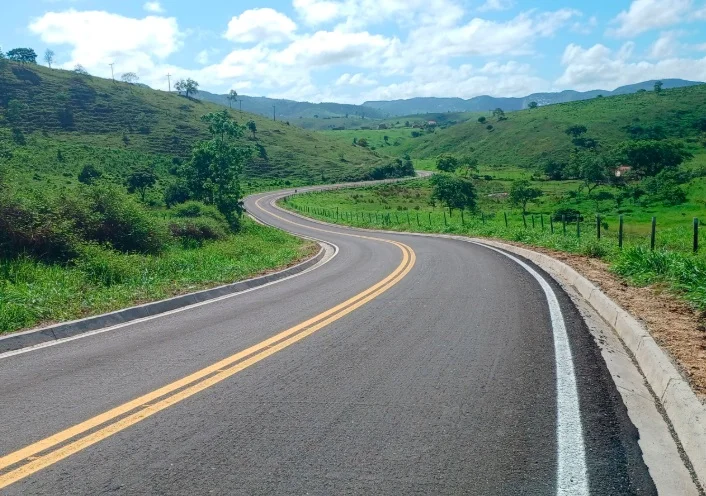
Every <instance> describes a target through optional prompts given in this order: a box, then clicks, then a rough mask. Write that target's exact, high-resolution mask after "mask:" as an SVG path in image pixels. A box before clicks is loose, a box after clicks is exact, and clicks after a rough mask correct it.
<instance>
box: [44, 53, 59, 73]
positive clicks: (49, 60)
mask: <svg viewBox="0 0 706 496" xmlns="http://www.w3.org/2000/svg"><path fill="white" fill-rule="evenodd" d="M54 55H56V54H55V53H54V50H51V49H49V48H47V50H46V51H45V52H44V62H46V63H47V65H48V66H49V69H51V65H52V64H53V63H54Z"/></svg>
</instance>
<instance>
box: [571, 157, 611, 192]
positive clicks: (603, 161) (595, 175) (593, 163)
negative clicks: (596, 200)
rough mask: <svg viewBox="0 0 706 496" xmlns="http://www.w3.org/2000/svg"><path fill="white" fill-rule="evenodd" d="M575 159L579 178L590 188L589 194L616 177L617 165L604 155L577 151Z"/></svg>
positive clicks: (583, 184) (584, 185)
mask: <svg viewBox="0 0 706 496" xmlns="http://www.w3.org/2000/svg"><path fill="white" fill-rule="evenodd" d="M573 160H574V161H575V162H576V165H575V169H576V170H577V171H578V175H579V178H580V179H581V180H582V181H583V183H582V186H583V187H585V188H586V189H587V190H588V196H589V197H590V196H591V193H592V192H593V190H594V189H596V188H597V187H598V186H601V185H605V184H609V183H610V181H611V179H613V178H614V177H615V166H614V163H613V162H612V161H610V160H609V159H607V158H606V157H604V156H602V155H597V154H595V153H586V152H582V153H577V154H575V155H574V157H573Z"/></svg>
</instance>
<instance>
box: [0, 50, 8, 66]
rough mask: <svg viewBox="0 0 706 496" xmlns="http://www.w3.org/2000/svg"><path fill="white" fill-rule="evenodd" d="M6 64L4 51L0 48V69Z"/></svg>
mask: <svg viewBox="0 0 706 496" xmlns="http://www.w3.org/2000/svg"><path fill="white" fill-rule="evenodd" d="M6 65H7V57H6V56H5V52H3V51H2V49H0V69H2V68H4V67H5V66H6Z"/></svg>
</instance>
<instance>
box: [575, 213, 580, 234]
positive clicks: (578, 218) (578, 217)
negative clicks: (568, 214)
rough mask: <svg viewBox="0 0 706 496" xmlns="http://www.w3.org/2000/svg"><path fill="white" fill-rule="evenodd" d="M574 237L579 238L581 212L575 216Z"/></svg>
mask: <svg viewBox="0 0 706 496" xmlns="http://www.w3.org/2000/svg"><path fill="white" fill-rule="evenodd" d="M576 237H577V238H579V239H581V214H578V215H577V216H576Z"/></svg>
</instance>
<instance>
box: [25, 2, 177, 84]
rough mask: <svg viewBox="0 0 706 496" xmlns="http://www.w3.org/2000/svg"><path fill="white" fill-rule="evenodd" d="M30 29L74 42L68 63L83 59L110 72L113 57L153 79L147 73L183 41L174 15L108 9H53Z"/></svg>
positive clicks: (98, 71)
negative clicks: (131, 14)
mask: <svg viewBox="0 0 706 496" xmlns="http://www.w3.org/2000/svg"><path fill="white" fill-rule="evenodd" d="M29 29H30V31H31V32H32V33H34V34H36V35H38V36H39V37H40V38H41V40H42V41H43V42H45V43H47V44H51V45H69V46H71V54H70V56H71V59H70V60H69V61H68V62H66V63H65V64H63V67H64V68H67V69H69V68H73V67H74V66H75V65H76V64H81V65H83V66H84V67H86V68H87V69H88V71H89V72H91V73H92V74H95V75H99V76H100V75H102V76H108V75H109V74H110V69H109V68H108V63H110V62H114V63H115V69H116V71H121V72H127V71H131V72H137V73H138V75H139V76H140V78H141V79H142V80H143V81H145V82H146V83H148V84H150V80H149V78H147V79H146V78H145V77H143V74H145V73H148V72H150V71H153V70H154V68H155V67H156V65H157V64H158V63H161V62H163V61H164V59H166V58H167V57H168V56H169V55H171V54H172V53H174V52H176V51H177V50H178V49H179V48H180V47H181V42H182V33H181V32H180V31H179V26H178V24H177V21H176V19H174V18H171V17H170V18H167V17H155V16H148V17H145V18H143V19H133V18H129V17H123V16H121V15H117V14H111V13H108V12H103V11H81V12H79V11H75V10H68V11H65V12H47V13H45V14H44V15H43V16H41V17H39V18H37V19H34V20H33V21H32V22H31V23H30V25H29ZM160 78H161V76H160Z"/></svg>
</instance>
